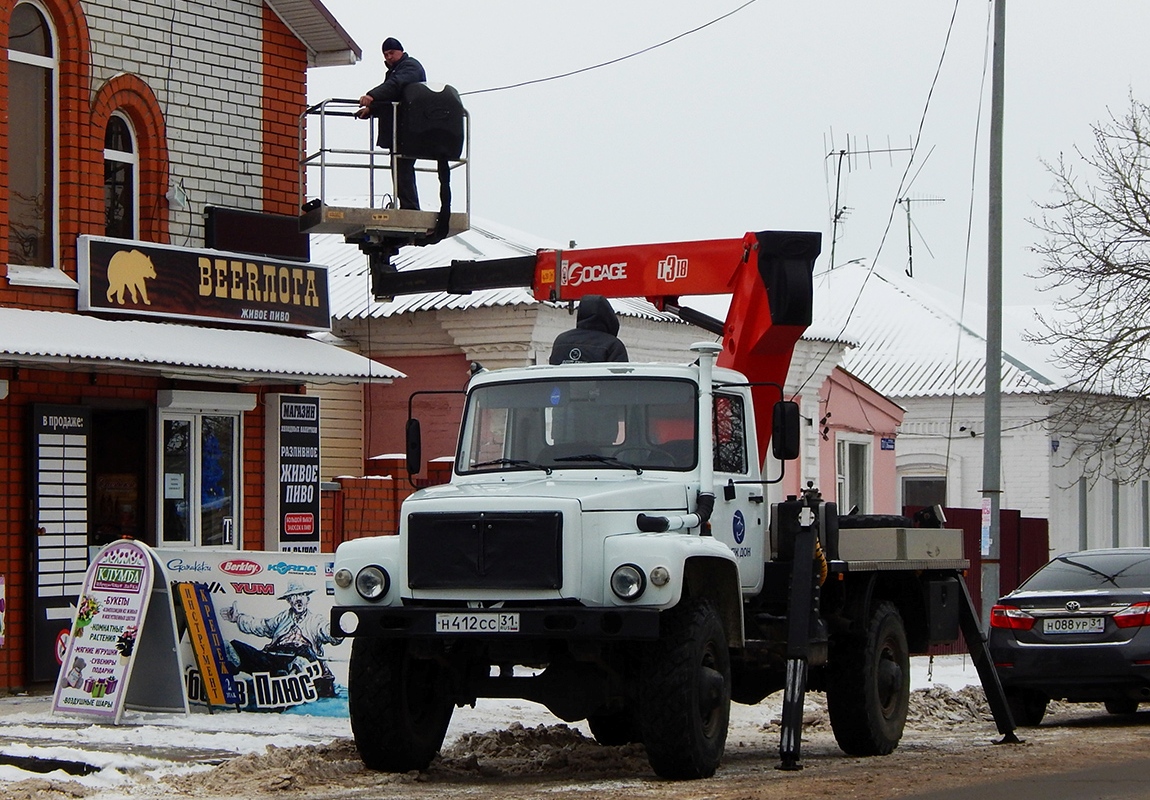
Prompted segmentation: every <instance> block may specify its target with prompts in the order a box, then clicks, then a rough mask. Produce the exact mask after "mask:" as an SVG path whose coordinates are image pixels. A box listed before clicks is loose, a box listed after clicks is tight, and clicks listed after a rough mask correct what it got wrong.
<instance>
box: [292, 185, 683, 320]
mask: <svg viewBox="0 0 1150 800" xmlns="http://www.w3.org/2000/svg"><path fill="white" fill-rule="evenodd" d="M333 202H342V201H335V200H333ZM565 247H566V245H563V244H560V243H558V242H554V241H551V240H548V239H544V238H542V237H539V236H534V235H532V234H528V233H524V232H523V231H518V230H515V229H514V228H509V227H506V226H503V225H498V224H496V223H491V222H487V221H485V220H480V219H476V218H475V217H474V216H472V217H471V228H470V229H469V230H466V231H464V232H463V233H460V234H457V235H455V236H452V237H450V238H447V239H444V240H443V241H442V242H438V243H437V244H433V245H427V246H425V247H404V248H403V249H401V250H400V251H399V255H398V256H396V257H395V258H394V259H393V260H392V263H393V264H394V265H395V266H396V268H397V269H399V270H400V271H404V270H413V269H426V268H430V267H446V266H448V265H450V264H451V262H452V261H471V260H476V261H481V260H486V259H495V258H514V257H516V256H533V255H535V252H536V251H537V250H542V249H548V250H562V249H564V248H565ZM311 260H312V261H314V262H315V263H317V264H324V265H326V266H327V267H328V292H329V295H330V297H331V315H332V317H333V318H335V319H363V318H367V317H372V318H386V317H394V316H398V315H400V314H406V313H410V312H415V311H434V310H438V309H466V308H487V307H492V306H511V305H535V304H536V303H537V302H538V301H537V300H536V299H535V298H534V296H533V295H532V294H531V291H530V290H529V289H527V288H522V289H520V288H510V289H481V290H479V291H476V292H472V293H471V294H451V293H449V292H426V293H421V294H413V295H406V296H403V297H397V298H395V299H394V300H391V301H389V302H385V303H381V302H379V301H377V300H375V299H374V298H373V297H372V296H371V274H370V270H369V269H368V265H367V256H366V255H364V254H363V253H362V252H360V251H359V249H358V248H357V247H355V246H354V245H351V244H347V243H346V242H345V241H344V239H343V236H342V235H340V234H315V235H313V236H312V238H311ZM611 305H612V306H613V307H614V309H615V312H616V313H617V314H619V315H620V316H624V317H639V318H643V319H652V320H661V321H665V322H675V323H679V322H681V321H680V320H679V318H678V317H677V316H676V315H674V314H668V313H665V312H662V311H659V310H657V309H656V308H655V307H654V306H653V305H651V303H649V302H647V301H646V300H643V299H640V298H625V297H623V298H615V297H613V298H611Z"/></svg>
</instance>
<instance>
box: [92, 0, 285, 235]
mask: <svg viewBox="0 0 1150 800" xmlns="http://www.w3.org/2000/svg"><path fill="white" fill-rule="evenodd" d="M82 5H83V9H84V14H85V16H86V18H87V22H88V28H89V35H90V37H91V40H92V93H93V95H94V94H95V92H96V90H97V89H99V87H100V86H102V85H103V84H104V83H106V82H107V81H108V80H109V79H110V78H112V77H114V76H115V75H117V74H119V73H131V74H135V75H137V76H139V77H140V78H141V79H142V80H143V81H144V82H145V83H147V84H148V86H149V87H151V89H152V92H153V93H154V94H155V95H156V99H157V101H158V102H159V104H160V107H161V109H162V110H163V113H164V121H165V124H166V126H167V134H168V142H167V145H168V155H169V159H170V165H171V166H170V181H171V183H172V184H173V185H174V184H175V183H176V182H178V181H181V180H182V181H183V185H184V188H185V190H186V191H187V193H188V197H189V208H186V209H181V210H176V209H173V210H171V211H170V212H169V213H170V214H171V217H170V226H171V227H170V230H171V238H172V241H173V242H175V243H178V244H185V243H187V244H189V245H191V246H197V245H202V243H203V209H204V206H207V205H218V206H229V207H233V208H243V209H250V210H258V209H259V208H260V205H261V203H260V201H261V196H262V189H263V187H262V173H263V168H262V162H261V154H260V143H261V134H260V127H261V119H262V110H261V108H260V96H261V88H260V87H261V85H262V82H263V78H262V61H261V58H262V31H263V17H262V14H263V11H262V9H263V2H262V0H211V2H179V3H164V4H161V3H149V2H144V3H133V4H130V6H129V8H128V9H127V10H125V9H124V8H123V6H124V5H125V4H124V3H123V2H122V1H121V0H89V1H88V2H84V3H83V4H82Z"/></svg>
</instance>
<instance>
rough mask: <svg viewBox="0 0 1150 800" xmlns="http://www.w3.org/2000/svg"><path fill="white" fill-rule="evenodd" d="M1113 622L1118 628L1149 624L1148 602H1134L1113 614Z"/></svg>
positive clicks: (1138, 626)
mask: <svg viewBox="0 0 1150 800" xmlns="http://www.w3.org/2000/svg"><path fill="white" fill-rule="evenodd" d="M1114 624H1115V625H1117V626H1118V627H1119V628H1140V627H1141V626H1143V625H1150V603H1135V604H1134V605H1131V606H1127V607H1126V608H1124V609H1122V610H1121V611H1119V612H1118V613H1117V614H1115V615H1114Z"/></svg>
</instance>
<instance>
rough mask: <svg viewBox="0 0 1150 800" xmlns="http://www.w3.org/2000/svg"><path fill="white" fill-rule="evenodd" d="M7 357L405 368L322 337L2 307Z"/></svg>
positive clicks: (335, 377)
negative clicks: (321, 338) (326, 341)
mask: <svg viewBox="0 0 1150 800" xmlns="http://www.w3.org/2000/svg"><path fill="white" fill-rule="evenodd" d="M0 362H7V363H16V364H19V363H29V364H44V363H48V364H58V365H61V366H63V367H66V368H72V369H82V368H91V369H102V370H106V369H108V368H109V367H112V368H132V369H142V370H146V371H148V372H163V373H167V374H173V375H179V376H181V377H189V378H196V377H201V378H202V377H208V376H210V377H216V378H225V379H228V380H235V381H237V382H241V383H243V382H249V383H250V382H260V383H278V382H291V383H297V382H300V381H312V382H316V383H359V382H361V381H366V380H369V379H374V380H379V379H392V378H402V377H404V375H403V373H402V372H399V371H398V370H395V369H392V368H391V367H388V366H386V365H384V364H380V363H379V362H377V361H372V360H371V359H369V358H365V357H364V356H361V355H359V354H357V353H353V352H350V351H348V350H344V349H341V348H340V347H337V346H335V345H334V344H329V343H325V342H324V341H320V340H318V339H316V338H310V337H302V336H286V335H283V334H277V333H265V332H263V331H254V330H252V331H241V330H225V329H222V328H205V327H200V326H192V325H176V324H171V323H161V322H140V321H136V320H106V319H99V318H97V317H91V316H87V315H84V314H72V313H64V312H59V311H31V310H28V309H22V308H0Z"/></svg>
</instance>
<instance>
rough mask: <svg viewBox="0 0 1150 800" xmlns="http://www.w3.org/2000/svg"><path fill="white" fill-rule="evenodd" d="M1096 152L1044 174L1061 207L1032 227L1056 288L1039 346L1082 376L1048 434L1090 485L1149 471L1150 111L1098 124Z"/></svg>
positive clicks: (1057, 402)
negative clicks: (1079, 465)
mask: <svg viewBox="0 0 1150 800" xmlns="http://www.w3.org/2000/svg"><path fill="white" fill-rule="evenodd" d="M1092 131H1093V135H1094V149H1093V150H1092V151H1091V152H1089V153H1085V152H1083V151H1081V150H1078V149H1075V151H1074V154H1073V157H1068V156H1067V155H1065V154H1063V155H1060V156H1059V158H1058V160H1057V161H1055V162H1053V163H1046V165H1045V166H1046V168H1047V170H1048V171H1049V172H1050V174H1051V176H1052V177H1053V178H1054V185H1055V193H1056V195H1057V199H1056V200H1055V201H1053V202H1051V203H1048V204H1045V205H1043V206H1041V209H1042V213H1041V215H1040V217H1039V218H1038V219H1037V220H1032V223H1033V224H1034V225H1035V226H1036V227H1037V228H1038V229H1039V230H1040V231H1042V233H1043V240H1042V242H1041V243H1040V244H1038V245H1036V246H1035V248H1034V249H1035V251H1036V252H1037V253H1039V254H1040V255H1041V256H1042V257H1043V266H1042V268H1041V270H1040V273H1039V277H1041V278H1043V279H1044V282H1045V285H1047V286H1048V287H1050V288H1052V289H1057V290H1059V291H1058V292H1057V294H1058V295H1059V296H1060V297H1061V298H1062V299H1061V300H1059V301H1058V302H1057V303H1056V305H1055V313H1054V314H1052V315H1049V316H1045V317H1041V318H1040V320H1041V324H1042V326H1043V329H1044V330H1043V331H1042V333H1040V334H1038V335H1035V336H1032V337H1031V338H1032V339H1033V340H1034V341H1037V342H1041V343H1044V344H1048V345H1051V346H1052V347H1053V349H1054V352H1055V362H1056V364H1057V365H1058V366H1059V367H1061V368H1062V369H1063V370H1064V371H1065V372H1066V373H1067V374H1070V375H1073V376H1075V379H1074V383H1073V385H1072V386H1071V387H1069V388H1068V389H1066V390H1064V391H1061V392H1057V393H1055V394H1053V395H1051V396H1050V397H1049V398H1048V400H1049V402H1050V404H1051V406H1052V411H1051V428H1052V430H1056V431H1059V432H1060V433H1061V434H1062V435H1063V436H1064V438H1069V439H1071V440H1072V442H1073V443H1072V445H1071V447H1070V448H1068V451H1069V452H1067V453H1066V454H1065V455H1067V456H1070V455H1073V456H1076V457H1077V458H1079V459H1082V460H1083V461H1084V462H1085V463H1086V464H1087V467H1086V470H1087V474H1088V476H1089V477H1091V478H1097V477H1100V476H1103V475H1106V476H1109V477H1115V478H1123V477H1129V476H1132V475H1136V474H1139V473H1140V472H1143V471H1144V470H1145V465H1146V464H1147V463H1150V399H1148V398H1150V106H1148V105H1146V104H1145V103H1141V102H1139V101H1137V100H1135V99H1134V98H1133V97H1131V99H1130V108H1129V110H1128V111H1126V112H1125V113H1124V114H1123V115H1122V116H1115V115H1114V114H1113V113H1112V114H1111V115H1110V119H1109V120H1107V121H1104V122H1102V123H1098V124H1096V125H1094V126H1092Z"/></svg>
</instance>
